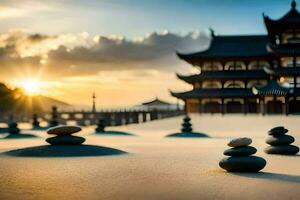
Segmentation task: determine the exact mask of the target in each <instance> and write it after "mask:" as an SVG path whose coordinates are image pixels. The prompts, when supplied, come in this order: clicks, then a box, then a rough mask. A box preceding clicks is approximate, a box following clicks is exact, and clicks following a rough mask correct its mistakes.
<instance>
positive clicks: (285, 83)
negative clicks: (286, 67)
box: [281, 77, 300, 88]
mask: <svg viewBox="0 0 300 200" xmlns="http://www.w3.org/2000/svg"><path fill="white" fill-rule="evenodd" d="M281 84H282V85H283V86H285V87H290V88H293V87H294V78H292V77H285V78H284V81H282V82H281ZM296 87H300V77H297V79H296Z"/></svg>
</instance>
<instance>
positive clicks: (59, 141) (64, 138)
mask: <svg viewBox="0 0 300 200" xmlns="http://www.w3.org/2000/svg"><path fill="white" fill-rule="evenodd" d="M46 142H48V143H49V144H52V145H80V144H82V143H84V142H85V139H84V138H83V137H78V136H71V135H59V136H55V137H51V138H47V139H46Z"/></svg>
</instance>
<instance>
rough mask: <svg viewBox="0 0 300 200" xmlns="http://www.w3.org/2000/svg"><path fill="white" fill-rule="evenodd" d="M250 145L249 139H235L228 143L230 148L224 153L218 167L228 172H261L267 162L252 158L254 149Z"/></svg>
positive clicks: (255, 157) (259, 158)
mask: <svg viewBox="0 0 300 200" xmlns="http://www.w3.org/2000/svg"><path fill="white" fill-rule="evenodd" d="M251 143H252V140H251V139H250V138H236V139H233V140H231V141H230V142H229V143H228V146H230V147H232V148H230V149H227V150H225V151H224V155H226V156H230V157H226V158H223V159H222V160H221V161H220V162H219V165H220V167H221V168H223V169H225V170H227V171H229V172H258V171H260V170H262V169H263V168H264V167H265V166H266V164H267V162H266V160H265V159H263V158H261V157H257V156H253V154H255V153H256V152H257V150H256V148H254V147H252V146H249V145H250V144H251Z"/></svg>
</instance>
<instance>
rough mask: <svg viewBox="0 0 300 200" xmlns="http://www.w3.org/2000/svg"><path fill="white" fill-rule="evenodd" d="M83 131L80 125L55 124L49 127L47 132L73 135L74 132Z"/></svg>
mask: <svg viewBox="0 0 300 200" xmlns="http://www.w3.org/2000/svg"><path fill="white" fill-rule="evenodd" d="M79 131H81V128H80V127H79V126H64V125H61V126H55V127H52V128H49V129H48V130H47V133H48V134H50V135H71V134H74V133H77V132H79Z"/></svg>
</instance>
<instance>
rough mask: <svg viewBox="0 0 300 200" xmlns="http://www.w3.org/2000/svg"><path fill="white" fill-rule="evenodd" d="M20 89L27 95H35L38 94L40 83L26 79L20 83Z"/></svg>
mask: <svg viewBox="0 0 300 200" xmlns="http://www.w3.org/2000/svg"><path fill="white" fill-rule="evenodd" d="M22 88H23V89H24V90H25V92H26V93H27V94H28V95H31V96H33V95H37V94H38V93H39V92H40V91H39V90H40V82H39V81H38V80H35V79H26V80H24V81H23V83H22Z"/></svg>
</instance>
